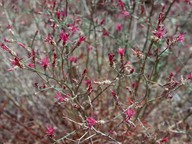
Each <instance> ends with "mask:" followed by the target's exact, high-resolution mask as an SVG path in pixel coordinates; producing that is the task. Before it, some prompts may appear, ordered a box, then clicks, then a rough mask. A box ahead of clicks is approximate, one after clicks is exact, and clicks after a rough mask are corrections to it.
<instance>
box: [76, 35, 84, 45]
mask: <svg viewBox="0 0 192 144" xmlns="http://www.w3.org/2000/svg"><path fill="white" fill-rule="evenodd" d="M85 39H86V37H85V36H80V38H79V40H78V42H77V45H78V46H79V45H80V44H81V43H82V42H83V41H85Z"/></svg>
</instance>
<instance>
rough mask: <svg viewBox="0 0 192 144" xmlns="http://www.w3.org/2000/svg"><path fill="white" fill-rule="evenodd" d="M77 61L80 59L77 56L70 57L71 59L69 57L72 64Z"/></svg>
mask: <svg viewBox="0 0 192 144" xmlns="http://www.w3.org/2000/svg"><path fill="white" fill-rule="evenodd" d="M77 60H78V58H77V57H75V56H70V57H69V61H70V62H71V63H77Z"/></svg>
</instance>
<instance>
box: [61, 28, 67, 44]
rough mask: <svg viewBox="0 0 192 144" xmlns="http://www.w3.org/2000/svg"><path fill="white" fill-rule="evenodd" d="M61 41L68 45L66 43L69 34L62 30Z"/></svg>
mask: <svg viewBox="0 0 192 144" xmlns="http://www.w3.org/2000/svg"><path fill="white" fill-rule="evenodd" d="M60 40H62V41H63V43H64V44H66V42H67V41H68V40H69V34H68V33H66V32H65V31H64V30H62V32H61V34H60Z"/></svg>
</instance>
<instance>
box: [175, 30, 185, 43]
mask: <svg viewBox="0 0 192 144" xmlns="http://www.w3.org/2000/svg"><path fill="white" fill-rule="evenodd" d="M184 35H185V34H184V33H180V34H179V35H178V37H177V41H178V42H181V43H182V44H183V42H184Z"/></svg>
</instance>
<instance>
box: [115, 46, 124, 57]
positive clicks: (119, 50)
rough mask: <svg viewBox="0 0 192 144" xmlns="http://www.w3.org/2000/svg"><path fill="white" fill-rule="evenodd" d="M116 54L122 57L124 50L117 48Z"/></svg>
mask: <svg viewBox="0 0 192 144" xmlns="http://www.w3.org/2000/svg"><path fill="white" fill-rule="evenodd" d="M117 52H118V53H119V54H120V56H121V57H123V56H124V54H125V49H124V48H119V49H118V51H117Z"/></svg>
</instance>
